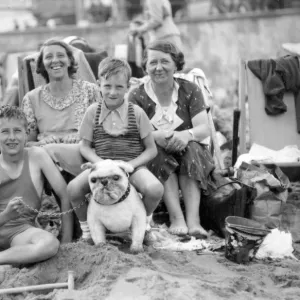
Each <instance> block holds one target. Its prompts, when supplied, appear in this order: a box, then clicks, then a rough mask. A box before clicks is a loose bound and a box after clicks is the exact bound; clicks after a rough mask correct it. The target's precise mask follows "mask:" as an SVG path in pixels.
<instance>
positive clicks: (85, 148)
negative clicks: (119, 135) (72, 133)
mask: <svg viewBox="0 0 300 300" xmlns="http://www.w3.org/2000/svg"><path fill="white" fill-rule="evenodd" d="M79 150H80V153H81V155H82V156H83V157H84V158H85V159H86V160H87V161H89V162H91V163H95V162H97V161H99V160H102V159H101V158H100V157H99V156H98V155H97V154H96V153H95V150H94V149H93V148H92V142H90V141H88V140H85V139H82V140H81V141H80V142H79Z"/></svg>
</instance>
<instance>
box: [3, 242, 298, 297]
mask: <svg viewBox="0 0 300 300" xmlns="http://www.w3.org/2000/svg"><path fill="white" fill-rule="evenodd" d="M112 243H113V242H111V243H110V244H107V245H105V246H102V247H97V246H92V245H88V244H86V243H83V242H78V243H72V244H67V245H63V246H62V247H61V249H60V250H59V252H58V254H57V255H56V256H55V257H53V258H52V259H49V260H48V261H45V262H42V263H39V264H35V265H31V266H27V267H24V268H21V269H19V268H14V267H10V266H2V267H0V282H1V285H0V288H7V287H19V286H27V285H36V284H45V283H55V282H66V281H67V272H68V270H73V271H75V288H76V290H75V291H68V290H66V289H56V290H50V291H44V292H43V293H38V292H36V293H35V294H33V293H24V294H17V295H3V296H0V299H1V300H2V299H3V300H10V299H11V300H12V299H14V300H21V299H26V300H46V299H55V300H79V299H80V300H83V299H84V300H92V299H97V300H98V299H106V300H115V299H116V300H117V299H122V300H127V299H138V300H150V299H151V300H160V299H162V300H163V299H164V300H165V299H170V300H177V299H178V300H185V299H186V300H188V299H209V300H211V299H264V300H265V299H272V300H275V299H286V300H294V299H295V300H296V299H300V262H298V261H295V260H283V261H266V262H261V261H252V262H250V263H249V264H248V265H238V264H236V263H233V262H231V261H229V260H227V259H226V258H225V256H224V252H216V253H214V254H202V255H197V253H196V252H189V251H186V252H170V251H168V250H159V251H158V250H155V249H154V248H153V247H151V246H149V247H147V246H145V252H144V253H142V254H138V255H132V254H130V253H129V252H128V248H129V243H126V244H120V245H116V244H112Z"/></svg>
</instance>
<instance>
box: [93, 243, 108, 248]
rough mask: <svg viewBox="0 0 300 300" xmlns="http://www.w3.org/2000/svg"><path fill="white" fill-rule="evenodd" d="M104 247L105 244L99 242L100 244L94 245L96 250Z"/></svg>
mask: <svg viewBox="0 0 300 300" xmlns="http://www.w3.org/2000/svg"><path fill="white" fill-rule="evenodd" d="M105 245H106V242H100V243H97V244H96V243H95V246H96V247H97V248H103V247H104V246H105Z"/></svg>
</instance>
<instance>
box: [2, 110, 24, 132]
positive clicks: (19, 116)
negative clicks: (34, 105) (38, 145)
mask: <svg viewBox="0 0 300 300" xmlns="http://www.w3.org/2000/svg"><path fill="white" fill-rule="evenodd" d="M1 119H16V120H21V121H22V122H23V124H24V127H25V129H26V130H27V127H28V123H27V118H26V115H25V113H24V112H23V110H22V109H21V108H20V107H18V106H11V105H3V106H0V120H1Z"/></svg>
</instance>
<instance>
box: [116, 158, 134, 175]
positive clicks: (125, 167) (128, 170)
mask: <svg viewBox="0 0 300 300" xmlns="http://www.w3.org/2000/svg"><path fill="white" fill-rule="evenodd" d="M115 163H116V164H117V166H118V167H120V168H121V169H123V170H124V171H125V172H126V173H132V172H133V170H134V167H133V166H132V165H131V164H129V163H127V162H125V161H122V160H117V161H115Z"/></svg>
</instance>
